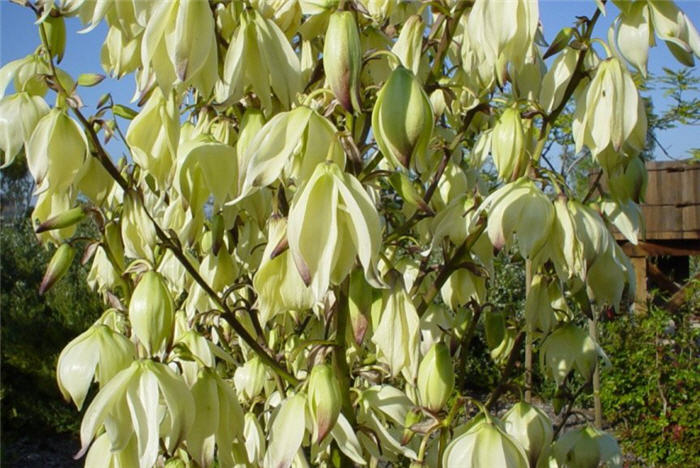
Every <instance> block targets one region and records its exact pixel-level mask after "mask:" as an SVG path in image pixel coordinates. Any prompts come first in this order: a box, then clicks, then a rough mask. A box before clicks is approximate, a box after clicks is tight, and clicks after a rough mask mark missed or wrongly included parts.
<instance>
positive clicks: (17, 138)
mask: <svg viewBox="0 0 700 468" xmlns="http://www.w3.org/2000/svg"><path fill="white" fill-rule="evenodd" d="M48 112H49V106H48V105H47V104H46V101H44V99H42V98H41V97H39V96H32V95H30V94H28V93H23V92H22V93H17V94H12V95H10V96H5V97H4V98H2V99H1V100H0V151H2V152H3V153H4V159H3V161H2V162H1V163H2V165H1V166H0V167H2V168H4V167H7V166H9V165H10V164H12V161H14V160H15V156H17V153H19V151H20V149H21V148H22V146H23V145H26V144H27V141H29V137H30V136H31V135H32V132H33V131H34V128H35V127H36V125H37V123H38V122H39V120H40V119H41V118H42V117H43V116H45V115H46V114H48Z"/></svg>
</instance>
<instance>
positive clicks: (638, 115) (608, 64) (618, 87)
mask: <svg viewBox="0 0 700 468" xmlns="http://www.w3.org/2000/svg"><path fill="white" fill-rule="evenodd" d="M646 127H647V121H646V113H645V112H644V103H643V102H642V99H641V98H640V97H639V92H638V91H637V87H636V85H635V84H634V81H633V80H632V77H631V76H630V74H629V72H628V71H627V69H626V68H625V67H624V66H623V64H622V63H620V61H619V60H618V59H617V58H609V59H607V60H604V61H602V62H600V64H599V65H598V67H597V69H596V71H595V74H594V75H593V78H592V79H591V81H590V83H589V84H588V86H587V88H586V89H585V92H582V93H580V95H579V97H578V98H577V103H576V112H575V113H574V122H573V127H572V128H573V136H574V141H575V142H576V151H581V148H582V147H583V146H584V145H585V146H587V147H588V148H589V149H590V150H591V153H592V154H593V157H594V158H596V159H598V161H599V162H600V163H601V164H603V165H604V166H610V164H611V163H610V159H611V157H612V156H611V155H609V154H607V153H608V152H613V153H620V152H624V153H626V154H629V155H631V156H634V155H636V154H637V153H639V152H640V151H642V150H643V149H644V146H645V143H646Z"/></svg>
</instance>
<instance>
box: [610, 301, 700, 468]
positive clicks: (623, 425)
mask: <svg viewBox="0 0 700 468" xmlns="http://www.w3.org/2000/svg"><path fill="white" fill-rule="evenodd" d="M693 307H695V310H689V309H691V308H693ZM697 313H698V310H697V306H696V305H695V306H693V303H692V302H690V303H689V306H688V307H687V309H686V310H684V311H681V312H680V313H678V314H671V313H669V312H667V311H665V310H663V309H661V308H659V307H656V306H653V307H651V310H650V311H649V313H648V314H647V315H645V316H633V315H625V316H622V317H619V318H617V319H616V320H614V321H611V322H607V323H605V324H604V326H603V335H602V337H601V341H602V345H603V348H604V349H605V351H606V352H607V353H608V356H609V357H610V360H611V361H612V367H610V368H607V369H605V370H604V371H603V375H602V378H601V382H602V388H601V399H602V404H603V411H604V415H605V418H606V420H607V421H608V422H609V423H611V424H612V426H613V427H614V430H615V431H616V433H617V434H616V435H617V437H618V440H619V441H620V443H621V444H622V447H623V451H624V452H625V453H628V454H633V455H635V456H636V457H638V459H639V465H635V466H668V467H679V466H700V418H699V417H698V415H700V399H699V398H698V389H699V388H700V372H698V362H699V361H698V357H699V349H698V344H699V343H700V328H698V326H697V324H698V321H697V320H698V316H697Z"/></svg>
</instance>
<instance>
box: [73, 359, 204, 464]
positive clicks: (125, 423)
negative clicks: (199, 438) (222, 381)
mask: <svg viewBox="0 0 700 468" xmlns="http://www.w3.org/2000/svg"><path fill="white" fill-rule="evenodd" d="M194 418H195V405H194V399H193V398H192V393H191V392H190V390H189V389H188V388H187V385H186V384H185V382H184V381H183V380H182V378H181V377H180V376H179V375H177V374H176V373H175V372H174V371H173V370H172V369H171V368H170V367H168V366H167V365H165V364H162V363H159V362H155V361H151V360H148V359H145V360H140V361H134V362H133V363H132V364H131V366H129V367H127V368H126V369H124V370H122V371H120V372H119V373H117V374H116V375H115V376H114V377H112V379H111V380H110V381H109V382H108V383H107V385H105V386H104V387H102V388H101V389H100V391H99V393H98V394H97V396H95V399H94V400H92V403H90V406H88V408H87V410H86V411H85V416H84V417H83V422H82V424H81V426H80V441H81V444H82V449H81V450H80V453H79V454H78V456H82V455H83V454H84V453H85V452H86V451H87V450H88V448H89V446H90V442H92V440H93V438H94V437H95V435H96V434H97V431H98V430H99V428H100V427H101V426H102V425H104V427H105V430H106V434H107V437H108V438H109V442H110V448H111V450H112V451H113V452H118V451H121V450H123V449H125V448H126V447H127V446H128V445H129V443H130V441H131V440H132V439H134V438H135V439H136V449H137V452H138V465H137V466H139V468H150V467H152V466H153V465H154V464H155V463H156V460H157V458H158V453H159V451H160V447H161V444H162V446H163V447H165V450H166V451H167V452H168V453H173V451H174V450H175V449H176V448H177V446H178V445H179V444H180V442H182V441H183V440H184V438H185V435H186V434H187V432H188V431H189V430H190V428H191V427H192V423H193V422H194ZM161 434H163V435H162V441H161Z"/></svg>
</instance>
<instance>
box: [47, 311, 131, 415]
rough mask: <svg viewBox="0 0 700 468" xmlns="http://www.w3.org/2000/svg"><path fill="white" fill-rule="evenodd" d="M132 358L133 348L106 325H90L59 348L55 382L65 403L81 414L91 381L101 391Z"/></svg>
mask: <svg viewBox="0 0 700 468" xmlns="http://www.w3.org/2000/svg"><path fill="white" fill-rule="evenodd" d="M135 357H136V349H135V348H134V344H133V343H132V342H131V341H129V339H128V338H126V337H125V336H123V335H121V334H119V333H117V332H115V331H114V330H112V329H111V328H109V327H108V326H106V325H100V324H97V325H93V326H92V327H90V328H89V329H88V330H87V331H85V332H83V333H82V334H80V335H78V337H76V338H75V339H73V340H72V341H71V342H70V343H68V344H67V345H66V347H65V348H63V351H61V354H60V355H59V356H58V363H57V365H56V378H57V380H58V388H59V389H60V390H61V393H62V394H63V397H64V398H65V399H66V400H69V399H70V400H73V403H75V406H76V407H77V408H78V410H81V409H82V407H83V403H84V402H85V397H86V396H87V393H88V390H89V389H90V384H91V383H92V381H93V378H94V380H95V381H96V382H98V383H99V384H100V387H104V386H105V385H106V384H107V382H109V381H110V379H111V378H112V377H114V376H115V375H116V374H117V372H119V371H121V370H122V369H125V368H126V367H127V366H128V365H129V364H131V361H133V360H134V358H135Z"/></svg>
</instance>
